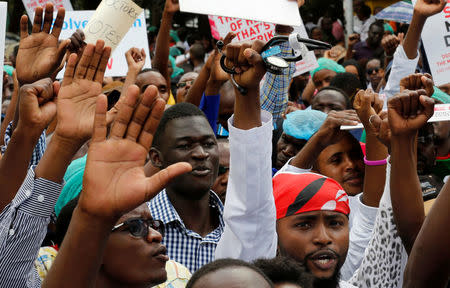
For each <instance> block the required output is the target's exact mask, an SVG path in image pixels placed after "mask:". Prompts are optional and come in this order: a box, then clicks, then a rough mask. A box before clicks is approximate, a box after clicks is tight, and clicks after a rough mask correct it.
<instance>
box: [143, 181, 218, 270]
mask: <svg viewBox="0 0 450 288" xmlns="http://www.w3.org/2000/svg"><path fill="white" fill-rule="evenodd" d="M209 205H210V206H211V207H212V208H213V209H217V212H218V214H219V227H217V228H216V229H215V230H214V231H212V232H211V233H209V234H208V235H206V236H205V237H202V236H200V235H199V234H198V233H196V232H194V231H192V230H189V229H187V228H186V226H185V225H184V223H183V220H182V219H181V218H180V216H179V215H178V213H177V211H176V210H175V208H174V207H173V205H172V203H171V202H170V200H169V198H168V197H167V193H166V190H162V191H161V192H160V193H159V194H158V195H157V196H156V197H155V198H153V199H152V200H151V201H150V202H149V203H148V206H149V208H150V213H151V214H152V217H153V219H159V220H161V221H163V223H164V225H165V235H164V238H163V244H164V245H166V247H167V253H168V256H169V258H170V259H172V260H175V261H177V262H179V263H181V264H183V265H184V266H186V267H187V268H188V269H189V271H191V273H194V272H195V271H196V270H198V269H199V268H200V267H202V266H203V265H205V264H208V263H209V262H211V261H214V252H215V250H216V246H217V243H218V242H219V240H220V237H221V236H222V233H223V230H224V227H225V224H224V222H223V204H222V202H221V201H220V199H219V197H217V195H216V194H215V193H214V192H212V191H211V192H210V197H209Z"/></svg>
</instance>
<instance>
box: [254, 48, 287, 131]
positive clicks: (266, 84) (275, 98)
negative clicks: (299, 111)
mask: <svg viewBox="0 0 450 288" xmlns="http://www.w3.org/2000/svg"><path fill="white" fill-rule="evenodd" d="M279 46H280V48H281V53H280V54H278V55H277V56H281V57H287V56H293V51H292V48H290V46H289V43H287V42H284V43H282V44H280V45H279ZM294 73H295V62H289V68H287V69H284V70H283V74H281V75H275V74H272V73H269V72H267V73H266V75H265V80H264V81H263V84H262V87H261V96H260V100H261V108H262V109H263V110H266V111H269V112H270V113H272V116H273V123H276V122H277V120H278V119H280V118H281V113H283V112H284V111H285V110H286V108H287V104H288V92H289V85H290V83H291V79H292V77H293V75H294Z"/></svg>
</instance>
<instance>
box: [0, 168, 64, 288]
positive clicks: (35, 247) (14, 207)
mask: <svg viewBox="0 0 450 288" xmlns="http://www.w3.org/2000/svg"><path fill="white" fill-rule="evenodd" d="M34 168H35V167H34V166H32V167H31V168H30V169H29V170H28V174H27V177H26V178H25V181H24V182H23V184H22V186H21V187H20V189H19V191H18V192H17V194H16V196H15V197H14V199H13V200H12V202H11V203H10V204H8V206H6V207H5V209H4V210H3V211H2V213H1V214H0V271H1V273H0V287H8V288H16V287H17V288H19V287H20V288H23V287H26V288H38V287H41V280H40V278H39V275H38V273H37V271H36V269H35V268H34V261H35V260H36V256H37V254H38V252H39V248H40V247H41V244H42V241H43V240H44V238H45V235H46V233H47V225H48V224H49V223H50V216H51V215H52V213H53V207H54V206H55V203H56V200H58V196H59V193H60V192H61V190H62V187H63V185H62V184H57V183H54V182H51V181H48V180H46V179H42V178H39V179H34V178H35V175H34Z"/></svg>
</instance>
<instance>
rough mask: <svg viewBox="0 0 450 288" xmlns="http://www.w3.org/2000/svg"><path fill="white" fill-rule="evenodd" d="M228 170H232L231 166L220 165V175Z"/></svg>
mask: <svg viewBox="0 0 450 288" xmlns="http://www.w3.org/2000/svg"><path fill="white" fill-rule="evenodd" d="M228 170H230V167H225V166H219V175H223V174H225V173H227V171H228Z"/></svg>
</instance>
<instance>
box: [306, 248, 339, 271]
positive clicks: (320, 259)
mask: <svg viewBox="0 0 450 288" xmlns="http://www.w3.org/2000/svg"><path fill="white" fill-rule="evenodd" d="M309 260H310V261H311V262H312V263H313V265H314V266H316V267H317V268H318V269H319V270H324V271H326V270H330V269H331V268H334V267H335V266H336V264H337V257H336V255H335V254H334V253H332V252H329V251H323V252H318V253H315V254H314V255H313V256H312V257H310V258H309Z"/></svg>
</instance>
